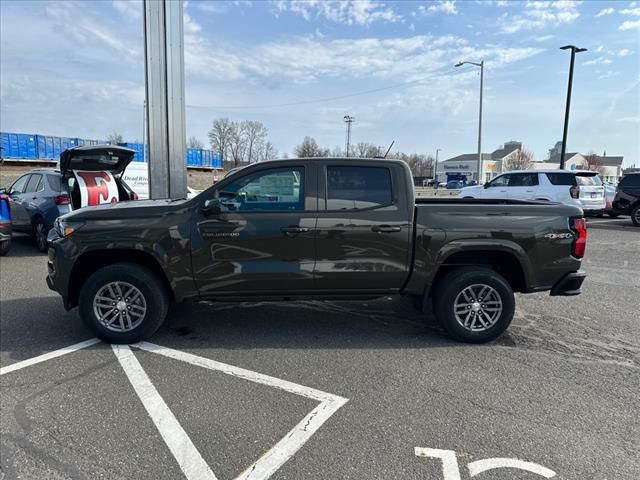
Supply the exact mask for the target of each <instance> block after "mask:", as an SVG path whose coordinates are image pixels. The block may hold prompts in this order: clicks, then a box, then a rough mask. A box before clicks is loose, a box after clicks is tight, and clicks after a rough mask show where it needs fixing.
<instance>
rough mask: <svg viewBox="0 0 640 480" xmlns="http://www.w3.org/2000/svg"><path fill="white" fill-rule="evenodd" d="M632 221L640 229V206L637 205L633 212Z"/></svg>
mask: <svg viewBox="0 0 640 480" xmlns="http://www.w3.org/2000/svg"><path fill="white" fill-rule="evenodd" d="M631 221H632V222H633V224H634V225H635V226H636V227H640V205H636V206H635V207H633V210H631Z"/></svg>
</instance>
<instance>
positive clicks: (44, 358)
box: [0, 338, 100, 375]
mask: <svg viewBox="0 0 640 480" xmlns="http://www.w3.org/2000/svg"><path fill="white" fill-rule="evenodd" d="M96 343H100V340H98V339H97V338H91V339H89V340H85V341H84V342H80V343H76V344H74V345H69V346H68V347H63V348H61V349H59V350H54V351H53V352H48V353H44V354H42V355H38V356H37V357H33V358H28V359H27V360H23V361H21V362H16V363H12V364H11V365H8V366H6V367H2V368H0V375H4V374H6V373H10V372H15V371H16V370H20V369H22V368H25V367H30V366H31V365H35V364H36V363H41V362H46V361H47V360H51V359H53V358H56V357H61V356H62V355H66V354H67V353H73V352H75V351H78V350H81V349H83V348H87V347H90V346H91V345H95V344H96Z"/></svg>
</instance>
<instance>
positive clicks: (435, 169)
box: [433, 148, 442, 188]
mask: <svg viewBox="0 0 640 480" xmlns="http://www.w3.org/2000/svg"><path fill="white" fill-rule="evenodd" d="M441 151H442V149H441V148H436V164H435V166H434V167H433V183H434V184H435V187H436V188H438V152H441Z"/></svg>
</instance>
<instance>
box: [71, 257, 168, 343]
mask: <svg viewBox="0 0 640 480" xmlns="http://www.w3.org/2000/svg"><path fill="white" fill-rule="evenodd" d="M78 305H79V307H80V316H81V318H82V321H83V322H84V324H85V325H86V326H87V327H88V328H89V329H90V330H91V331H92V332H93V333H94V334H95V335H96V336H97V337H98V338H100V339H101V340H104V341H105V342H109V343H135V342H138V341H140V340H143V339H146V338H148V337H150V336H151V335H153V334H154V333H155V332H156V330H158V328H160V325H162V322H163V321H164V318H165V316H166V315H167V309H168V306H169V300H168V297H167V291H166V289H165V288H164V285H162V283H161V282H160V280H159V279H158V277H157V276H156V275H155V274H154V273H153V272H151V271H150V270H148V269H146V268H144V267H141V266H139V265H135V264H133V263H116V264H113V265H109V266H107V267H103V268H101V269H100V270H98V271H96V272H95V273H93V275H91V276H90V277H89V279H88V280H87V281H86V282H85V284H84V285H83V287H82V290H81V291H80V299H79V302H78Z"/></svg>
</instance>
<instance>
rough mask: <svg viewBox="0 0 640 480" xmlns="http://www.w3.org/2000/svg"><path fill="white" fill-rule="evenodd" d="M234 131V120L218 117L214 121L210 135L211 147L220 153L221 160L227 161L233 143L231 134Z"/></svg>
mask: <svg viewBox="0 0 640 480" xmlns="http://www.w3.org/2000/svg"><path fill="white" fill-rule="evenodd" d="M232 131H233V122H232V121H231V120H229V119H228V118H218V119H216V120H214V121H213V125H212V126H211V130H209V133H208V137H209V143H210V144H211V148H212V149H213V150H215V151H216V152H219V153H220V160H221V161H222V162H225V161H226V159H227V152H228V150H229V144H230V143H231V140H230V139H231V134H232Z"/></svg>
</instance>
